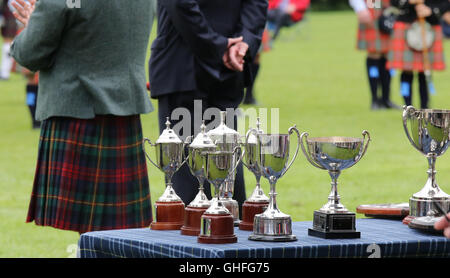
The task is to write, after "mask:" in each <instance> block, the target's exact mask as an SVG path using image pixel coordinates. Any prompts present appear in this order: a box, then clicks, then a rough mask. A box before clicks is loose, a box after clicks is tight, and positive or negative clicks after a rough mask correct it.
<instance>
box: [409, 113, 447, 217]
mask: <svg viewBox="0 0 450 278" xmlns="http://www.w3.org/2000/svg"><path fill="white" fill-rule="evenodd" d="M403 126H404V129H405V132H406V136H407V137H408V140H409V142H410V143H411V145H413V147H414V148H416V149H417V150H418V151H419V152H420V153H422V154H423V155H424V156H425V157H426V158H427V160H428V165H429V168H428V171H427V173H428V180H427V182H426V183H425V186H424V187H423V188H422V190H420V191H419V192H417V193H415V194H413V195H412V197H411V198H410V199H409V207H410V220H411V221H413V219H414V218H418V217H424V218H422V219H418V221H419V222H420V223H422V224H423V223H424V221H425V222H428V223H429V224H430V226H432V225H433V224H434V222H435V221H436V217H437V216H440V215H441V214H442V213H440V212H439V211H438V210H436V207H435V205H434V203H436V202H437V203H438V205H440V207H442V209H443V210H445V211H448V210H449V204H450V196H449V195H448V194H446V193H445V192H444V191H442V189H440V188H439V186H438V184H437V182H436V159H437V157H439V156H441V155H443V154H444V153H445V151H446V150H447V148H448V146H449V143H450V110H437V109H422V110H417V109H415V108H414V107H413V106H404V107H403Z"/></svg>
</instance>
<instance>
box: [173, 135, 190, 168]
mask: <svg viewBox="0 0 450 278" xmlns="http://www.w3.org/2000/svg"><path fill="white" fill-rule="evenodd" d="M193 138H194V137H193V136H192V135H191V136H188V137H186V140H185V141H184V143H183V154H186V146H188V145H189V144H190V143H191V142H192V139H193ZM188 160H189V154H188V155H186V158H185V159H184V160H183V162H182V163H181V164H180V166H178V168H177V170H176V171H178V170H180V168H181V166H183V165H184V164H186V162H187V161H188Z"/></svg>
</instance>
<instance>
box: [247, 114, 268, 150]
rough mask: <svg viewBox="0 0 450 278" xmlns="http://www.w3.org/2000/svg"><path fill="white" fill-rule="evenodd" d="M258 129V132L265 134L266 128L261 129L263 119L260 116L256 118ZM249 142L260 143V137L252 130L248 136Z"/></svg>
mask: <svg viewBox="0 0 450 278" xmlns="http://www.w3.org/2000/svg"><path fill="white" fill-rule="evenodd" d="M254 130H256V133H257V134H264V130H262V129H261V121H260V119H259V117H258V118H256V128H255V129H254ZM247 143H248V144H254V145H256V144H257V143H258V138H257V137H256V135H255V134H254V133H253V132H252V133H250V135H249V136H248V141H247Z"/></svg>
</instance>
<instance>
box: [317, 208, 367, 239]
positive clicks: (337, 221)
mask: <svg viewBox="0 0 450 278" xmlns="http://www.w3.org/2000/svg"><path fill="white" fill-rule="evenodd" d="M355 223H356V214H355V213H352V212H346V213H345V212H344V213H326V212H321V211H317V210H316V211H314V222H313V228H312V229H308V235H310V236H315V237H320V238H325V239H339V238H360V237H361V233H360V232H358V231H356V227H355V226H356V224H355Z"/></svg>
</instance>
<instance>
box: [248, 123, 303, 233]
mask: <svg viewBox="0 0 450 278" xmlns="http://www.w3.org/2000/svg"><path fill="white" fill-rule="evenodd" d="M294 132H295V133H296V134H297V139H298V140H297V149H296V151H295V154H294V156H293V157H292V160H291V161H290V162H289V150H290V140H289V139H290V135H292V134H293V133H294ZM255 133H256V137H257V152H258V153H259V158H258V159H259V161H258V164H259V165H260V170H261V174H262V176H263V177H264V178H266V179H267V180H268V181H269V183H270V193H269V205H268V207H267V209H266V210H265V211H264V212H263V213H260V214H256V215H255V217H254V221H253V233H252V234H251V235H250V236H249V239H250V240H256V241H295V240H297V237H296V236H295V235H294V234H292V219H291V217H290V216H289V215H287V214H284V213H283V212H281V211H280V210H279V209H278V205H277V198H276V196H277V193H276V188H275V186H276V184H277V181H278V180H279V179H280V178H281V177H282V176H284V174H286V172H287V171H288V170H289V168H290V167H291V166H292V164H293V163H294V161H295V159H296V158H297V155H298V151H299V148H300V133H299V131H298V129H297V127H296V126H293V127H291V128H290V129H289V132H288V134H258V133H257V132H256V131H255ZM246 141H248V136H247V140H246Z"/></svg>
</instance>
